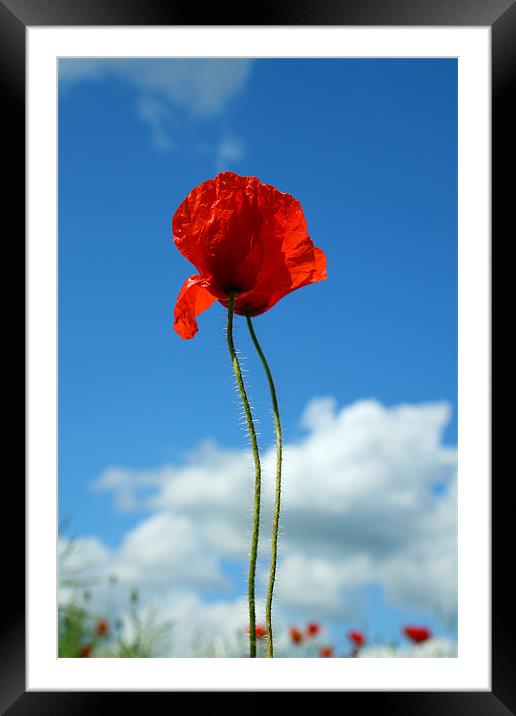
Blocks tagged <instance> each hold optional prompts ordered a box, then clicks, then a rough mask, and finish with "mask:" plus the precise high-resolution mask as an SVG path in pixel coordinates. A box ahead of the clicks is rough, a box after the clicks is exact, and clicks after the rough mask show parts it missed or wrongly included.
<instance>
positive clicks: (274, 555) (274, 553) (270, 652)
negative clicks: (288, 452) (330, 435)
mask: <svg viewBox="0 0 516 716" xmlns="http://www.w3.org/2000/svg"><path fill="white" fill-rule="evenodd" d="M247 326H248V328H249V333H250V334H251V338H252V339H253V343H254V346H255V348H256V350H257V352H258V355H259V356H260V360H261V362H262V365H263V367H264V369H265V375H266V376H267V382H268V383H269V391H270V394H271V401H272V410H273V413H274V427H275V429H276V497H275V502H274V516H273V518H272V545H271V567H270V572H269V584H268V587H267V598H266V603H265V626H266V627H267V656H268V657H270V658H272V657H273V656H274V645H273V639H272V595H273V592H274V582H275V579H276V562H277V560H278V532H279V518H280V503H281V462H282V452H283V446H282V438H281V422H280V415H279V408H278V398H277V396H276V388H275V387H274V381H273V379H272V373H271V369H270V368H269V364H268V363H267V359H266V358H265V355H264V352H263V351H262V347H261V346H260V344H259V342H258V338H257V337H256V333H255V332H254V326H253V323H252V321H251V316H247Z"/></svg>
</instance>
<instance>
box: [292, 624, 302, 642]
mask: <svg viewBox="0 0 516 716" xmlns="http://www.w3.org/2000/svg"><path fill="white" fill-rule="evenodd" d="M290 639H291V640H292V641H293V642H294V644H300V643H301V642H302V641H303V634H302V632H301V630H300V629H298V628H297V627H290Z"/></svg>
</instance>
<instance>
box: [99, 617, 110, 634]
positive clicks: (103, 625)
mask: <svg viewBox="0 0 516 716" xmlns="http://www.w3.org/2000/svg"><path fill="white" fill-rule="evenodd" d="M108 631H109V622H108V621H107V620H106V619H99V621H98V622H97V634H98V635H99V636H105V635H106V634H107V633H108Z"/></svg>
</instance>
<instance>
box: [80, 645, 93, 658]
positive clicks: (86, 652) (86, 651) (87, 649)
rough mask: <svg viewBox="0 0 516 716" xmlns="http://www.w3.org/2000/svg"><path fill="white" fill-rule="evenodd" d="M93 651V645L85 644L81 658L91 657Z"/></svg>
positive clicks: (81, 650) (82, 647) (81, 651)
mask: <svg viewBox="0 0 516 716" xmlns="http://www.w3.org/2000/svg"><path fill="white" fill-rule="evenodd" d="M92 651H93V647H92V646H91V644H85V645H84V646H81V649H80V651H79V656H80V657H82V658H86V657H88V656H91V652H92Z"/></svg>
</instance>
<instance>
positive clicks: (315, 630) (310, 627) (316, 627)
mask: <svg viewBox="0 0 516 716" xmlns="http://www.w3.org/2000/svg"><path fill="white" fill-rule="evenodd" d="M320 631H321V625H320V624H318V623H317V622H308V624H307V625H306V635H307V636H316V635H317V634H319V632H320Z"/></svg>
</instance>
